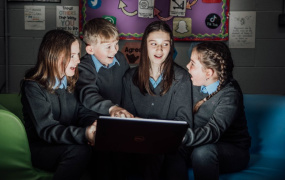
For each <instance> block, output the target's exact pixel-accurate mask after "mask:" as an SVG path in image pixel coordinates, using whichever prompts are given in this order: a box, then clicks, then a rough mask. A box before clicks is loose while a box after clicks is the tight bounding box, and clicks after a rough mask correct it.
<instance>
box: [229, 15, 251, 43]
mask: <svg viewBox="0 0 285 180" xmlns="http://www.w3.org/2000/svg"><path fill="white" fill-rule="evenodd" d="M255 25H256V12H255V11H232V12H231V13H230V28H229V47H230V48H255Z"/></svg>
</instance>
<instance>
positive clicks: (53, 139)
mask: <svg viewBox="0 0 285 180" xmlns="http://www.w3.org/2000/svg"><path fill="white" fill-rule="evenodd" d="M21 102H22V104H23V115H24V121H25V129H26V132H27V136H28V140H29V144H30V149H31V158H32V163H33V165H34V166H36V167H38V168H41V169H44V170H47V171H55V176H54V179H80V176H81V174H82V172H83V170H84V168H85V166H86V165H87V163H88V161H89V158H90V157H91V148H90V147H89V145H88V144H87V138H86V135H85V131H86V127H87V126H89V125H91V124H92V123H93V122H94V120H96V119H97V117H98V116H97V114H96V113H94V112H92V111H89V110H87V109H86V108H84V107H83V106H82V105H81V104H80V103H79V102H78V100H77V98H76V97H75V96H74V94H73V93H69V92H67V90H66V89H65V88H62V89H61V88H59V89H55V90H54V93H50V92H48V91H47V90H46V89H45V88H43V87H42V86H41V85H40V84H38V83H37V82H35V81H30V80H25V81H24V82H23V85H22V98H21ZM67 170H68V171H67ZM64 172H70V173H64Z"/></svg>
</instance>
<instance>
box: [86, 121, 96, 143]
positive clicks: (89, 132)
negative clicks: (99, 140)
mask: <svg viewBox="0 0 285 180" xmlns="http://www.w3.org/2000/svg"><path fill="white" fill-rule="evenodd" d="M96 127H97V120H96V121H94V123H93V124H92V125H90V126H88V127H87V128H86V137H87V140H88V144H90V145H91V146H94V145H95V135H96Z"/></svg>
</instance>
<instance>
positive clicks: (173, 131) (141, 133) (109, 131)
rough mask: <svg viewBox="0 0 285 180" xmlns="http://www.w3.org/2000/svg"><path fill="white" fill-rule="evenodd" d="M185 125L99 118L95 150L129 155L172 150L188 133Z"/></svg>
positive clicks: (177, 122) (180, 123) (181, 122)
mask: <svg viewBox="0 0 285 180" xmlns="http://www.w3.org/2000/svg"><path fill="white" fill-rule="evenodd" d="M187 127H188V125H187V122H185V121H173V120H157V119H140V118H118V117H110V116H100V117H99V119H98V120H97V129H96V136H95V149H97V150H102V151H119V152H129V153H151V154H156V153H167V152H172V151H175V150H176V149H177V148H178V146H179V145H180V144H181V142H182V139H183V137H184V135H185V133H186V130H187Z"/></svg>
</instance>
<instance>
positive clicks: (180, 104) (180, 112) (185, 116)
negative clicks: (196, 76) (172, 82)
mask: <svg viewBox="0 0 285 180" xmlns="http://www.w3.org/2000/svg"><path fill="white" fill-rule="evenodd" d="M177 85H178V86H177V87H176V90H175V95H174V96H173V101H172V103H171V106H172V108H170V111H171V110H172V109H173V110H174V112H173V113H175V115H174V117H175V118H174V120H179V121H186V122H187V123H188V125H189V127H193V114H192V109H193V108H192V83H191V81H190V76H189V74H188V72H186V74H185V73H184V75H183V77H182V79H181V82H180V83H179V84H177ZM170 113H171V112H170Z"/></svg>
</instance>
